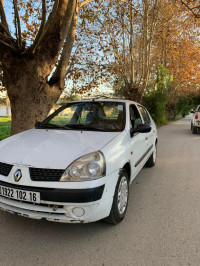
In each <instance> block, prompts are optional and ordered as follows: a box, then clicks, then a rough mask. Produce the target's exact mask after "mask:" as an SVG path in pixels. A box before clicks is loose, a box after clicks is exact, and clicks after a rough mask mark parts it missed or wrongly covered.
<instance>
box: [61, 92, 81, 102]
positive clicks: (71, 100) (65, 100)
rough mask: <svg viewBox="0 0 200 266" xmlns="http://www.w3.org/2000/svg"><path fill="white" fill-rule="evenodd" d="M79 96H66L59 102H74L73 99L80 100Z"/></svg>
mask: <svg viewBox="0 0 200 266" xmlns="http://www.w3.org/2000/svg"><path fill="white" fill-rule="evenodd" d="M79 100H80V99H79V97H78V95H76V94H75V95H71V96H68V97H66V98H63V99H61V100H60V101H59V104H61V105H63V104H66V103H69V102H73V101H79Z"/></svg>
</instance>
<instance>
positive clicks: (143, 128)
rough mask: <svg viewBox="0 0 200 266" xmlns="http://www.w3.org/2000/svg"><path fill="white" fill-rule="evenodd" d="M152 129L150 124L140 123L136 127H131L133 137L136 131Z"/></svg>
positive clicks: (146, 131)
mask: <svg viewBox="0 0 200 266" xmlns="http://www.w3.org/2000/svg"><path fill="white" fill-rule="evenodd" d="M150 131H151V127H150V125H148V124H140V125H138V126H137V127H136V128H131V131H130V133H131V137H133V135H134V134H135V133H148V132H150Z"/></svg>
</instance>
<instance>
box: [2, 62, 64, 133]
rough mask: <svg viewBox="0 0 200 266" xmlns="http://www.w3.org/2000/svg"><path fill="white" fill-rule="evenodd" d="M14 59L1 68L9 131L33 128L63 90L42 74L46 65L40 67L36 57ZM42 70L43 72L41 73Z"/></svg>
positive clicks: (15, 131) (17, 131) (46, 113)
mask: <svg viewBox="0 0 200 266" xmlns="http://www.w3.org/2000/svg"><path fill="white" fill-rule="evenodd" d="M14 60H15V64H13V65H12V64H11V67H10V68H9V71H5V72H4V84H5V85H6V88H7V92H8V97H9V99H10V104H11V114H12V126H11V135H13V134H17V133H19V132H21V131H24V130H28V129H30V128H33V127H34V124H35V122H36V121H42V120H43V119H44V118H45V117H46V116H47V115H48V113H49V111H50V110H51V108H52V106H53V104H54V103H55V102H56V101H57V100H58V98H59V96H60V94H61V93H62V89H61V88H59V86H58V85H56V84H53V85H50V84H49V83H48V81H47V80H46V79H44V78H43V77H42V76H43V75H44V74H45V72H46V73H48V72H49V69H48V68H47V69H46V70H45V69H44V67H43V68H40V67H39V64H38V62H37V64H36V62H35V59H34V60H32V59H31V60H28V59H27V58H23V59H18V60H16V58H15V59H14ZM16 62H18V64H16ZM41 71H43V75H40V74H41ZM46 76H48V74H47V75H46Z"/></svg>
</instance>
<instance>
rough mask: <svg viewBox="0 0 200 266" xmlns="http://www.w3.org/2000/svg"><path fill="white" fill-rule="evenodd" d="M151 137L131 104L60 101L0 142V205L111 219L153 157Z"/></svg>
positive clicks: (64, 218)
mask: <svg viewBox="0 0 200 266" xmlns="http://www.w3.org/2000/svg"><path fill="white" fill-rule="evenodd" d="M157 140H158V138H157V130H156V126H155V123H154V121H153V119H152V118H151V116H150V114H149V113H148V111H147V110H146V108H144V107H143V106H142V105H140V104H138V103H135V102H132V101H125V100H92V101H79V102H72V103H69V104H66V105H64V106H62V107H61V108H60V109H58V110H57V111H55V112H54V113H53V114H51V115H50V116H49V117H48V118H46V119H45V120H44V121H43V122H37V123H36V127H35V128H34V129H31V130H27V131H25V132H22V133H20V134H17V135H14V136H12V137H10V138H7V139H6V140H4V141H1V142H0V208H1V209H2V210H6V211H9V212H12V213H16V214H19V215H22V216H25V217H30V218H35V219H46V220H49V221H55V222H68V223H87V222H93V221H97V220H100V219H105V220H106V221H107V222H110V223H113V224H117V223H119V222H121V221H122V220H123V218H124V216H125V214H126V210H127V206H128V199H129V186H130V184H131V182H132V181H133V179H134V178H135V176H136V175H137V174H138V172H139V171H140V170H141V169H142V167H143V166H144V165H145V164H146V165H147V166H149V167H152V166H154V165H155V163H156V155H157Z"/></svg>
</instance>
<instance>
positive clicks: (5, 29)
mask: <svg viewBox="0 0 200 266" xmlns="http://www.w3.org/2000/svg"><path fill="white" fill-rule="evenodd" d="M0 31H1V32H2V31H3V32H5V33H6V35H7V36H9V37H11V38H12V36H11V34H10V32H9V31H8V30H7V28H6V27H5V26H4V25H3V24H2V23H1V22H0Z"/></svg>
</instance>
